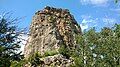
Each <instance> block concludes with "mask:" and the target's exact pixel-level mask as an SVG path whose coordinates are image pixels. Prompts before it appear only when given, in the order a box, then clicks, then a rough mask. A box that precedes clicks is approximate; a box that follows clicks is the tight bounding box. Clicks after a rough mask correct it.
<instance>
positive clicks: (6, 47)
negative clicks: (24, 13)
mask: <svg viewBox="0 0 120 67" xmlns="http://www.w3.org/2000/svg"><path fill="white" fill-rule="evenodd" d="M16 22H17V19H10V18H9V16H8V14H6V15H4V16H3V17H1V18H0V67H10V65H11V62H12V61H14V60H17V61H20V60H21V59H22V55H21V52H19V53H18V49H19V48H20V45H19V44H20V42H21V41H18V36H19V35H20V33H18V32H17V26H16V25H15V23H16Z"/></svg>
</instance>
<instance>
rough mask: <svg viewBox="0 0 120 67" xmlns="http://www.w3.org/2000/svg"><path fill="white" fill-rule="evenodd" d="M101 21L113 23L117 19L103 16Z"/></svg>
mask: <svg viewBox="0 0 120 67" xmlns="http://www.w3.org/2000/svg"><path fill="white" fill-rule="evenodd" d="M103 22H105V23H115V22H117V20H116V19H114V18H103Z"/></svg>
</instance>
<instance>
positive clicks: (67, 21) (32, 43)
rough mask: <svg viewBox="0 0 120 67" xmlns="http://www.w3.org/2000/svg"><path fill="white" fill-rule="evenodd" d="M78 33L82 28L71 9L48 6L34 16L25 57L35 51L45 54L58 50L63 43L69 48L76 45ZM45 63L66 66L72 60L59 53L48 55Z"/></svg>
mask: <svg viewBox="0 0 120 67" xmlns="http://www.w3.org/2000/svg"><path fill="white" fill-rule="evenodd" d="M76 34H81V28H80V26H79V25H78V24H77V22H76V21H75V19H74V17H73V16H72V15H71V14H70V12H69V10H67V9H61V8H53V7H48V6H47V7H45V8H44V9H43V10H40V11H38V12H36V13H35V15H34V16H33V19H32V23H31V25H30V35H29V38H28V43H27V44H26V45H25V51H24V53H25V58H28V57H29V56H30V55H31V54H34V53H35V52H39V53H41V55H43V54H44V53H45V52H46V51H52V50H56V51H58V49H59V48H60V45H62V44H65V45H66V46H68V47H69V48H72V47H75V46H76V41H75V35H76ZM44 63H45V65H44V66H43V67H47V66H49V65H51V64H53V65H57V66H60V67H66V65H67V66H69V64H70V63H71V60H70V59H65V58H64V56H62V55H59V54H58V55H55V56H50V57H46V58H45V60H44ZM46 65H47V66H46Z"/></svg>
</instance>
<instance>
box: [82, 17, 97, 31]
mask: <svg viewBox="0 0 120 67" xmlns="http://www.w3.org/2000/svg"><path fill="white" fill-rule="evenodd" d="M81 17H82V18H83V20H82V22H81V24H80V26H81V29H82V31H84V30H86V29H88V28H91V27H96V26H97V21H98V18H92V17H91V16H90V15H82V16H81Z"/></svg>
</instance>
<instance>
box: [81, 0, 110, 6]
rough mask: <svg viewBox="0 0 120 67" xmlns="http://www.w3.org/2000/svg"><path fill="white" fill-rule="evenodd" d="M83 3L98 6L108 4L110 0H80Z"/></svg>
mask: <svg viewBox="0 0 120 67" xmlns="http://www.w3.org/2000/svg"><path fill="white" fill-rule="evenodd" d="M80 1H81V3H82V4H92V5H97V6H104V5H107V4H108V2H109V1H110V0H80Z"/></svg>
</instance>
